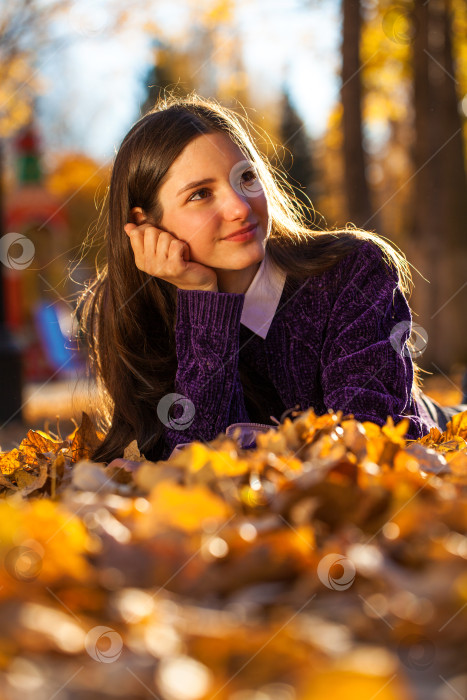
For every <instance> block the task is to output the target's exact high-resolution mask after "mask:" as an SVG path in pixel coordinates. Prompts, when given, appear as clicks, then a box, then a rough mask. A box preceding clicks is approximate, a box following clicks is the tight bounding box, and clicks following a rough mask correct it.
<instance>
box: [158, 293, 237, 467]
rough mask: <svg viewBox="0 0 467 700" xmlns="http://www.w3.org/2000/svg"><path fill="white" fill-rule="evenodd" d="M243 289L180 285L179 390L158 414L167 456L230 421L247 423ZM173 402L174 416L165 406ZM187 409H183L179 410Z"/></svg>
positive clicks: (212, 434) (213, 434)
mask: <svg viewBox="0 0 467 700" xmlns="http://www.w3.org/2000/svg"><path fill="white" fill-rule="evenodd" d="M244 298H245V297H244V295H243V294H234V293H224V292H208V291H201V290H184V289H178V290H177V318H176V327H175V339H176V352H177V363H178V366H177V372H176V376H175V394H176V395H179V396H178V397H176V398H174V399H173V401H172V397H170V399H169V400H168V401H167V402H165V403H163V402H159V406H161V403H162V408H161V410H159V407H158V416H159V419H160V420H162V422H163V424H164V425H165V443H166V446H165V450H164V453H163V459H167V458H168V457H169V456H170V454H171V452H172V450H173V449H174V447H175V446H176V445H178V444H182V443H188V442H191V441H193V440H201V441H206V442H208V441H210V440H213V439H214V438H216V437H217V435H219V433H222V432H224V431H225V429H226V428H227V426H228V425H230V424H231V423H239V422H249V417H248V414H247V411H246V408H245V403H244V398H243V388H242V385H241V382H240V377H239V373H238V354H239V331H240V318H241V314H242V309H243V303H244ZM169 403H172V404H173V414H174V415H173V416H170V417H169V416H167V415H165V414H166V412H167V411H166V409H167V407H168V406H169ZM181 409H183V411H182V410H181ZM177 411H178V414H180V415H177V416H176V417H175V413H176V412H177Z"/></svg>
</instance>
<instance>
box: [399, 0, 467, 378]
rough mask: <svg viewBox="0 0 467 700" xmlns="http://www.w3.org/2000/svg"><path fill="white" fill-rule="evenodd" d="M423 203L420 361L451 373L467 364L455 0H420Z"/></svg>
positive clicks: (416, 243)
mask: <svg viewBox="0 0 467 700" xmlns="http://www.w3.org/2000/svg"><path fill="white" fill-rule="evenodd" d="M414 26H415V39H414V46H413V51H414V53H413V65H414V107H415V134H416V141H415V147H414V170H415V173H416V175H415V202H414V231H413V241H412V243H411V245H410V246H408V248H409V247H410V248H411V250H410V253H409V250H408V251H407V252H408V253H409V259H410V260H411V262H413V264H414V265H415V266H416V267H418V269H419V270H420V272H422V274H423V275H424V276H425V277H426V278H427V279H428V280H429V284H427V283H426V282H424V281H423V280H421V278H419V277H417V279H416V288H415V292H414V296H413V300H412V306H413V308H414V310H415V311H416V312H417V313H418V314H419V316H417V317H416V319H414V321H416V322H417V323H419V324H420V325H421V326H422V327H423V328H425V330H426V331H427V333H428V345H427V347H426V350H425V352H424V354H423V356H422V357H420V358H419V360H418V361H419V363H420V364H421V366H422V367H425V368H426V369H428V370H430V371H433V370H436V368H437V367H439V368H440V369H442V370H443V371H449V370H450V369H451V368H452V365H453V364H454V363H456V362H466V361H467V334H466V333H465V328H464V323H465V321H464V319H465V308H466V302H467V274H466V271H467V236H466V234H465V230H466V221H467V179H466V170H465V162H464V147H463V139H462V123H461V118H460V113H459V109H458V104H459V96H458V95H457V81H456V79H455V75H454V65H453V57H452V40H451V34H452V27H451V13H450V3H449V0H442V1H439V2H436V3H423V2H421V0H415V3H414Z"/></svg>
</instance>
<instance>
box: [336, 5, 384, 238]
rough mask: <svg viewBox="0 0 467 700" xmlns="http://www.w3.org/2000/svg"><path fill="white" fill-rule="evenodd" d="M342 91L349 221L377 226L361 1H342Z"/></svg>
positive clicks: (345, 177)
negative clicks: (367, 138)
mask: <svg viewBox="0 0 467 700" xmlns="http://www.w3.org/2000/svg"><path fill="white" fill-rule="evenodd" d="M342 10H343V32H342V35H343V36H342V88H341V99H342V107H343V117H342V125H343V134H344V146H343V152H344V179H345V190H346V198H347V210H348V219H349V220H350V221H352V222H353V223H355V224H356V225H357V226H361V227H365V226H366V225H367V223H368V222H370V220H371V224H369V225H370V227H371V228H373V227H375V225H376V222H375V217H373V216H372V209H371V204H370V194H369V190H368V182H367V178H366V174H365V154H364V151H363V138H362V108H361V93H362V87H361V73H360V68H361V66H360V33H361V14H360V0H342Z"/></svg>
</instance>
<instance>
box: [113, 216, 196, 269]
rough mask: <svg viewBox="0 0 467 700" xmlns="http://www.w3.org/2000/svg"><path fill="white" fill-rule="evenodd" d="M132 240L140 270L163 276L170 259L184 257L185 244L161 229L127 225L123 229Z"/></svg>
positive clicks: (144, 225) (149, 226) (142, 225)
mask: <svg viewBox="0 0 467 700" xmlns="http://www.w3.org/2000/svg"><path fill="white" fill-rule="evenodd" d="M123 228H124V231H125V233H126V234H127V235H128V237H129V239H130V244H131V247H132V249H133V253H134V255H135V264H136V267H137V268H138V269H139V270H142V271H143V272H148V273H149V274H153V275H158V276H159V275H160V276H162V275H163V273H164V271H165V268H166V263H167V260H168V258H169V252H170V257H171V258H172V257H176V256H177V255H178V257H179V258H182V257H183V249H184V247H185V244H184V243H183V242H182V241H179V240H178V239H177V238H175V236H173V235H172V234H170V233H168V231H162V230H161V229H158V228H156V227H155V226H151V225H150V224H147V223H144V224H141V225H140V226H136V224H132V223H127V224H125V226H124V227H123Z"/></svg>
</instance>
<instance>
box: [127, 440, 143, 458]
mask: <svg viewBox="0 0 467 700" xmlns="http://www.w3.org/2000/svg"><path fill="white" fill-rule="evenodd" d="M123 459H127V460H129V461H130V462H144V461H145V460H146V458H145V456H144V455H142V454H141V453H140V451H139V447H138V442H137V440H132V441H131V442H130V444H129V445H127V446H126V447H125V449H124V450H123Z"/></svg>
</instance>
